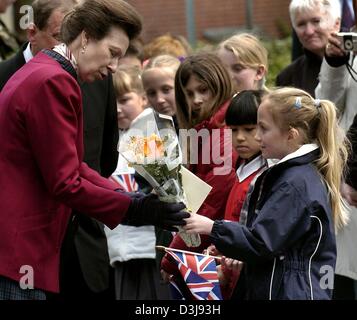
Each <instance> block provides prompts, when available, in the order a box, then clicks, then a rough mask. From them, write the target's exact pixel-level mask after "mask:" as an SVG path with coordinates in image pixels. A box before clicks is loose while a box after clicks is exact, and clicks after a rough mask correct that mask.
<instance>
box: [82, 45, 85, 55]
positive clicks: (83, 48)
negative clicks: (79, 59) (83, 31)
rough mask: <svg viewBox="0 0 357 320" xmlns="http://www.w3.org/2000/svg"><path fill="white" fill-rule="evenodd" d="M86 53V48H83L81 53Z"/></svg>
mask: <svg viewBox="0 0 357 320" xmlns="http://www.w3.org/2000/svg"><path fill="white" fill-rule="evenodd" d="M85 51H86V46H83V47H82V51H81V53H82V54H84V52H85Z"/></svg>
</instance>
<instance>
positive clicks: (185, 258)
mask: <svg viewBox="0 0 357 320" xmlns="http://www.w3.org/2000/svg"><path fill="white" fill-rule="evenodd" d="M166 252H167V253H168V254H169V255H171V257H173V258H174V260H175V262H176V263H177V267H178V269H179V271H180V273H181V275H182V277H183V279H184V280H185V283H186V284H187V287H188V288H189V290H190V291H191V293H192V295H193V296H194V298H195V299H197V300H222V294H221V289H220V287H219V280H218V275H217V269H216V262H215V259H214V258H213V257H209V256H204V255H197V254H195V253H194V252H192V253H183V252H176V251H171V250H167V251H166Z"/></svg>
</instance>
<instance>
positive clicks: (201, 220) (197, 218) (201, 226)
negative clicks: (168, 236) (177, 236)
mask: <svg viewBox="0 0 357 320" xmlns="http://www.w3.org/2000/svg"><path fill="white" fill-rule="evenodd" d="M184 220H185V221H186V225H185V226H184V227H183V229H184V230H185V231H186V232H187V233H189V234H190V233H200V234H210V233H211V231H212V227H213V221H212V220H211V219H209V218H207V217H205V216H201V215H200V214H191V216H190V217H189V218H186V219H184Z"/></svg>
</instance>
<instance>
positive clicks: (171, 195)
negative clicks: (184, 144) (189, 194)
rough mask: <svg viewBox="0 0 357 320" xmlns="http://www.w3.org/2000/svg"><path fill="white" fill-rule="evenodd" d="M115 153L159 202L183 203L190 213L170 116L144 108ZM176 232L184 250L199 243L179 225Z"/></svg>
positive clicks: (197, 235) (179, 153) (177, 141)
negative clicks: (141, 179) (144, 182)
mask: <svg viewBox="0 0 357 320" xmlns="http://www.w3.org/2000/svg"><path fill="white" fill-rule="evenodd" d="M119 153H120V154H121V155H122V156H123V157H124V158H125V159H126V160H127V161H128V163H129V165H130V166H132V167H133V168H134V169H135V170H136V172H137V173H139V174H140V175H141V176H142V177H143V178H144V179H145V180H146V181H147V182H148V183H149V184H150V185H151V186H152V187H153V188H154V190H155V192H156V193H157V195H158V197H159V199H160V200H161V201H164V202H170V203H176V202H183V203H184V204H185V205H186V209H187V210H188V211H190V208H187V199H186V196H185V192H184V189H183V187H182V178H181V174H180V169H181V165H182V152H181V148H180V144H179V140H178V137H177V134H176V131H175V126H174V123H173V120H172V117H170V116H167V115H162V114H159V113H157V112H156V111H154V110H153V109H151V108H148V109H145V110H144V111H143V112H142V113H141V114H140V115H139V116H138V117H137V118H136V119H135V121H133V122H132V124H131V126H130V128H129V129H128V131H127V132H126V133H125V134H124V136H123V137H122V139H121V141H120V145H119ZM148 214H150V212H148ZM178 229H179V235H180V236H181V238H182V240H183V241H184V242H185V243H186V245H187V246H188V247H197V246H199V245H200V244H201V239H200V236H199V234H187V233H186V232H185V231H184V230H183V228H182V227H180V226H178Z"/></svg>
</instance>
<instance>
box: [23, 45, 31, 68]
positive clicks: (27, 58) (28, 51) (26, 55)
mask: <svg viewBox="0 0 357 320" xmlns="http://www.w3.org/2000/svg"><path fill="white" fill-rule="evenodd" d="M23 55H24V59H25V61H26V63H27V62H29V61H30V60H31V59H32V58H33V54H32V51H31V43H30V42H29V43H28V44H27V46H26V49H25V50H24V51H23Z"/></svg>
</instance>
